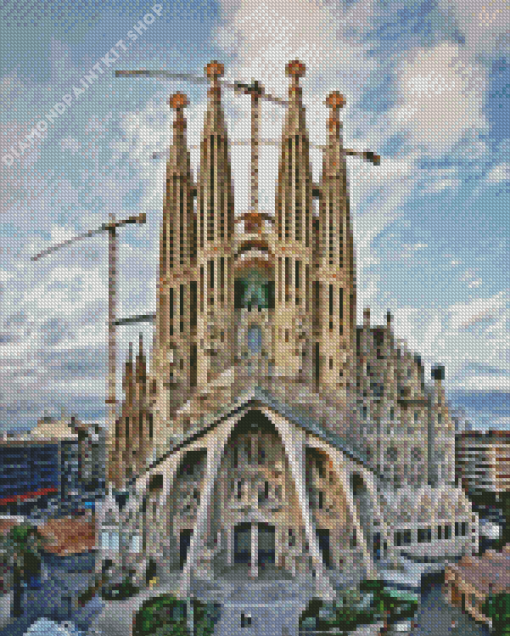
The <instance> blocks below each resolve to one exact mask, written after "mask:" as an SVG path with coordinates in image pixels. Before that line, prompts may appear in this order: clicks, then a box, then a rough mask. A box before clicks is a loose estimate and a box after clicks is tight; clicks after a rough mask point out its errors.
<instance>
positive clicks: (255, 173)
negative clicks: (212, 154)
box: [115, 62, 381, 213]
mask: <svg viewBox="0 0 510 636" xmlns="http://www.w3.org/2000/svg"><path fill="white" fill-rule="evenodd" d="M214 63H215V62H213V64H214ZM216 64H217V63H216ZM115 77H152V78H161V79H167V80H174V81H186V82H191V83H193V84H207V83H208V82H210V81H211V78H209V77H204V76H201V75H191V74H188V73H171V72H170V71H165V70H147V69H139V70H128V71H125V70H118V71H115ZM212 81H216V82H219V83H220V85H221V86H224V87H226V88H229V89H232V90H234V91H235V92H236V93H237V94H238V95H239V94H242V95H249V96H250V97H251V135H250V136H251V139H250V140H249V141H248V140H234V141H232V142H231V143H232V144H233V145H243V146H244V145H250V148H251V157H250V175H251V177H250V208H251V210H250V211H251V212H255V213H257V212H258V198H259V194H258V193H259V170H258V166H259V150H258V149H259V145H260V144H264V145H266V144H267V145H272V146H279V145H280V142H278V141H273V140H270V139H263V140H261V139H260V138H259V120H260V100H261V99H264V100H266V101H268V102H273V103H275V104H279V105H280V106H288V105H289V102H288V100H285V99H282V98H281V97H276V96H275V95H271V94H270V93H266V91H265V89H264V86H263V85H262V84H261V83H260V82H259V81H257V80H252V82H251V84H245V83H243V82H240V81H237V80H236V81H233V82H229V81H227V80H223V79H219V78H218V77H217V76H216V75H215V76H214V77H213V78H212ZM342 99H343V98H342ZM344 103H345V100H343V102H342V105H343V104H344ZM310 145H311V146H312V147H313V148H318V149H320V150H325V149H326V146H320V145H315V144H310ZM196 147H197V146H191V148H196ZM167 152H168V151H166V152H154V153H153V155H152V156H153V158H154V159H157V158H159V157H161V156H164V155H166V154H167ZM344 153H345V155H347V156H359V157H363V159H364V160H365V161H370V162H372V163H373V164H374V165H379V163H380V160H381V158H380V157H379V155H377V154H375V153H374V152H371V151H370V150H365V151H362V152H359V151H356V150H352V149H351V148H345V149H344ZM313 194H314V196H315V197H317V196H319V192H318V189H317V188H314V192H313Z"/></svg>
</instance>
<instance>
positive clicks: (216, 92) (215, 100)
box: [203, 60, 226, 136]
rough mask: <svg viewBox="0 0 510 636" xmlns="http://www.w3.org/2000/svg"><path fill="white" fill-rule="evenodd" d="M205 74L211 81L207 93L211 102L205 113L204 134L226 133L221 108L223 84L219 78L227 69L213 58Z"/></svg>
mask: <svg viewBox="0 0 510 636" xmlns="http://www.w3.org/2000/svg"><path fill="white" fill-rule="evenodd" d="M204 71H205V74H206V75H207V78H208V80H209V82H210V87H209V90H208V91H207V95H208V97H209V104H208V105H207V112H206V115H205V126H204V133H203V134H204V136H210V135H214V134H216V135H226V130H225V122H224V117H223V111H222V108H221V86H220V83H219V81H218V80H219V78H220V77H222V76H223V74H224V72H225V70H224V66H223V64H221V63H220V62H218V61H216V60H213V61H212V62H209V64H207V66H206V67H205V69H204Z"/></svg>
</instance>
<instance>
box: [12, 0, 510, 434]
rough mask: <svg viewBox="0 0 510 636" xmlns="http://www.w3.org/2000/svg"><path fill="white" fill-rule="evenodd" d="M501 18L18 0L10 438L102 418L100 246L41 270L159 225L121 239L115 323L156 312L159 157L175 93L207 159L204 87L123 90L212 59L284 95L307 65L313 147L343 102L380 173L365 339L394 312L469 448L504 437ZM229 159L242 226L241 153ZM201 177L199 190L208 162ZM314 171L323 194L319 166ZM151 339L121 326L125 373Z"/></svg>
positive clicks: (359, 252) (505, 65)
mask: <svg viewBox="0 0 510 636" xmlns="http://www.w3.org/2000/svg"><path fill="white" fill-rule="evenodd" d="M509 12H510V10H509V5H508V4H507V3H505V0H487V1H486V2H482V0H436V1H432V0H427V1H423V2H419V1H416V2H413V1H411V0H391V1H387V0H379V1H376V0H358V1H357V2H356V1H352V0H344V1H336V2H334V1H329V0H324V1H319V0H315V1H312V0H293V1H292V2H284V1H283V0H217V1H216V2H212V1H210V0H204V1H200V0H182V1H181V2H169V1H168V0H167V1H165V0H161V1H160V2H159V3H157V4H155V3H153V2H152V0H149V1H148V2H144V1H141V0H130V1H129V2H128V1H126V0H102V1H101V2H98V1H96V0H74V1H73V2H64V1H61V0H55V1H48V2H44V3H41V2H38V1H36V0H28V1H27V2H25V3H24V4H23V5H19V3H16V2H14V0H7V1H6V3H4V5H3V7H2V9H1V13H2V24H3V27H2V31H3V32H2V38H1V45H0V46H1V51H0V52H1V55H0V60H1V62H0V74H1V77H0V94H1V98H0V99H1V109H0V110H1V116H0V162H1V163H0V175H1V188H0V190H1V195H0V196H1V205H0V210H1V216H0V427H1V428H2V429H14V428H30V427H32V426H33V425H34V424H35V423H36V421H37V419H38V418H39V417H41V416H42V415H43V414H44V413H45V412H48V413H58V412H60V409H62V408H64V409H66V411H67V412H68V413H74V414H76V415H77V416H78V417H79V418H81V419H83V420H85V421H102V420H103V419H104V397H105V369H106V355H105V351H106V349H105V343H106V317H107V313H106V311H107V282H108V279H107V239H106V236H105V235H104V233H103V234H102V235H97V236H95V237H94V238H87V239H85V240H83V241H81V242H79V243H76V244H74V245H73V246H69V247H68V248H66V249H62V250H60V252H58V253H55V254H53V255H51V256H48V257H46V258H44V259H41V260H39V261H37V262H32V261H31V260H30V256H31V255H33V254H35V253H37V252H39V251H41V250H43V249H45V248H46V247H48V246H50V245H52V244H54V243H56V242H59V241H62V240H65V239H67V238H70V237H72V236H74V235H75V234H76V233H79V232H82V231H86V230H89V229H91V228H95V227H98V226H99V225H101V223H103V222H104V221H105V220H106V219H107V218H108V214H109V213H111V212H113V213H115V214H116V215H117V217H118V218H123V217H125V216H127V215H130V214H134V213H139V212H146V214H147V224H146V225H144V226H128V227H126V228H123V229H122V230H121V231H120V232H119V291H118V314H119V316H129V315H133V314H144V313H149V312H151V311H154V310H155V282H156V277H157V267H158V239H159V229H160V224H161V214H162V212H161V211H162V202H163V182H164V171H165V162H164V159H153V153H154V152H156V151H164V150H165V149H166V148H168V146H169V144H170V143H171V116H170V115H171V113H170V109H169V107H168V98H169V96H170V94H172V93H173V92H176V91H181V92H185V93H187V95H188V97H189V100H190V105H189V107H188V108H187V110H186V116H187V119H188V138H189V143H190V145H196V144H197V143H198V142H199V139H200V131H201V128H202V124H203V115H204V112H205V103H206V88H205V87H203V86H201V85H199V84H189V83H185V82H174V81H172V82H169V81H161V80H155V79H146V78H131V79H127V78H115V77H114V70H116V69H136V68H150V69H158V68H160V69H166V70H170V71H173V72H184V73H192V74H196V75H203V68H204V66H205V64H207V62H209V61H210V60H212V59H217V60H219V61H221V62H223V64H224V65H225V75H226V77H227V78H230V79H240V80H245V81H249V80H251V79H252V78H256V79H258V80H259V81H261V82H262V83H263V84H264V86H265V88H266V90H267V91H268V92H272V93H274V94H275V95H279V96H283V97H284V96H285V95H286V93H287V86H288V81H287V78H286V77H285V72H284V69H285V64H286V62H288V61H289V60H292V59H296V58H298V59H300V60H301V61H303V62H304V63H305V64H306V67H307V73H306V76H305V77H304V78H303V79H302V82H301V84H302V86H303V100H304V104H305V106H306V113H307V125H308V129H309V132H310V138H311V141H312V143H315V144H322V143H324V142H325V131H326V118H327V108H326V107H325V106H324V99H325V97H326V95H327V94H328V93H329V92H330V91H332V90H338V91H340V92H341V93H342V94H343V95H344V96H345V98H346V106H345V108H344V109H343V110H342V112H341V115H342V120H343V122H344V141H345V145H346V146H347V147H353V148H356V149H359V150H365V149H371V150H372V151H374V152H377V153H378V154H380V155H381V164H380V165H379V166H377V167H375V166H373V165H371V164H369V163H366V162H363V161H361V160H360V159H358V158H351V159H349V160H348V162H349V183H350V196H351V210H352V217H353V225H354V233H355V241H356V259H357V284H358V308H357V309H358V322H360V318H361V315H362V309H363V308H364V307H366V306H370V307H371V310H372V319H373V322H380V321H382V320H383V315H384V313H385V312H386V310H387V309H390V310H391V311H392V313H393V314H394V325H395V331H396V335H397V337H399V338H402V339H405V340H406V341H407V343H408V346H409V347H410V348H411V349H412V350H414V351H416V352H419V353H420V354H421V355H422V359H423V362H424V364H425V366H426V372H427V373H429V369H430V366H431V365H432V364H434V363H441V364H444V365H445V366H446V380H445V386H446V389H447V394H448V398H449V400H450V403H451V405H452V406H453V407H454V408H463V409H464V410H465V411H466V413H467V416H468V418H469V419H470V420H471V421H472V422H473V424H474V425H475V426H476V427H477V428H489V427H491V428H506V429H510V408H509V394H510V381H509V370H510V339H509V298H510V292H509V275H508V272H509V261H510V258H509V221H508V218H509V216H510V215H509V214H508V211H509V210H510V123H509V122H510V109H509V97H510V36H509V31H510V15H509ZM223 100H224V106H225V111H226V117H227V126H228V130H229V135H230V138H231V139H232V140H243V139H245V140H246V139H248V138H249V101H248V98H246V97H244V98H243V97H238V96H236V95H232V94H230V93H229V92H228V91H225V92H224V95H223ZM282 111H283V109H282V108H281V107H280V106H276V105H269V104H267V105H264V111H263V115H262V121H261V137H262V138H264V139H273V140H278V139H279V138H280V135H281V128H282V122H283V112H282ZM34 129H35V132H34ZM27 136H28V139H27ZM231 156H232V163H233V177H234V188H235V200H236V214H240V213H242V212H243V211H245V210H246V209H247V207H248V193H249V190H248V188H249V164H248V157H249V149H248V148H247V147H245V146H233V147H232V152H231ZM260 157H261V159H260V161H261V165H260V208H261V209H262V210H266V211H268V212H270V213H272V212H273V211H274V190H275V181H276V173H277V163H278V148H277V147H276V146H271V145H266V146H263V147H262V148H261V152H260ZM191 158H192V166H193V170H194V174H195V175H196V170H197V167H198V159H199V157H198V152H197V150H196V149H192V151H191ZM311 159H312V167H313V173H314V180H315V181H318V180H319V176H320V169H321V159H320V150H317V149H314V150H313V151H312V157H311ZM140 331H141V332H143V334H144V336H145V340H146V342H147V343H148V344H149V348H150V343H151V341H152V327H151V325H150V324H138V325H130V326H126V327H122V328H119V333H118V343H119V344H118V352H119V355H118V359H119V362H122V361H123V360H124V359H125V355H126V352H127V343H128V342H129V341H136V340H137V339H138V333H139V332H140ZM119 366H120V365H119ZM119 379H120V376H119ZM119 387H120V383H119ZM118 397H119V398H120V388H119V395H118Z"/></svg>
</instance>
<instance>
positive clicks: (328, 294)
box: [312, 91, 356, 393]
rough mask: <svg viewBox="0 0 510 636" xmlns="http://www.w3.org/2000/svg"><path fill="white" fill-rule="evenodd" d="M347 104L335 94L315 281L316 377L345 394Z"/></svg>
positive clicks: (349, 372) (351, 328)
mask: <svg viewBox="0 0 510 636" xmlns="http://www.w3.org/2000/svg"><path fill="white" fill-rule="evenodd" d="M344 104H345V99H344V97H343V96H342V95H341V94H340V93H339V92H337V91H334V92H332V93H330V94H329V95H328V97H327V99H326V106H327V107H328V108H329V109H330V116H329V118H328V122H327V127H328V133H327V134H328V141H327V146H326V148H325V151H324V160H323V168H322V176H321V183H320V203H319V222H318V235H317V244H316V251H315V255H316V258H315V263H314V265H315V267H314V276H313V290H312V299H313V317H314V348H315V350H314V352H313V359H314V376H315V379H316V383H317V385H318V386H319V388H320V387H321V386H323V387H324V388H326V385H327V387H328V388H330V389H334V390H337V391H338V390H339V391H341V392H344V393H345V391H346V389H347V387H348V385H349V384H350V382H351V377H353V373H354V370H355V369H354V365H353V360H354V335H355V324H356V317H355V307H356V295H355V294H356V290H355V285H356V283H355V270H354V246H353V236H352V229H351V219H350V213H349V195H348V184H347V166H346V161H345V153H344V148H343V142H342V135H341V130H342V124H341V122H340V120H339V111H340V109H341V108H342V107H343V106H344Z"/></svg>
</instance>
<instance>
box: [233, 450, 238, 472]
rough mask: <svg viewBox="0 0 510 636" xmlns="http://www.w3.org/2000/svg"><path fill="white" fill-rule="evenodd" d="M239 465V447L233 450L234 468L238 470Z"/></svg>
mask: <svg viewBox="0 0 510 636" xmlns="http://www.w3.org/2000/svg"><path fill="white" fill-rule="evenodd" d="M238 463H239V449H238V448H237V446H234V448H233V449H232V467H233V468H237V466H238Z"/></svg>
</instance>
